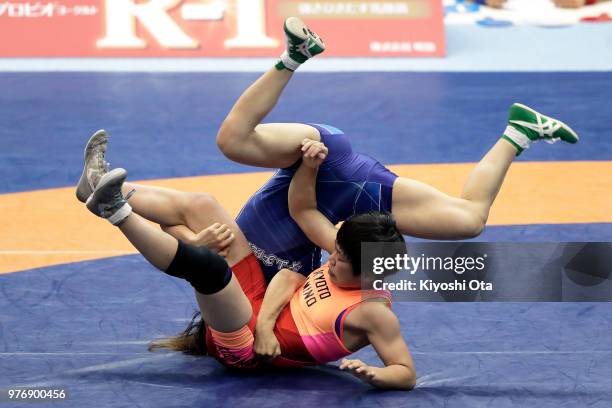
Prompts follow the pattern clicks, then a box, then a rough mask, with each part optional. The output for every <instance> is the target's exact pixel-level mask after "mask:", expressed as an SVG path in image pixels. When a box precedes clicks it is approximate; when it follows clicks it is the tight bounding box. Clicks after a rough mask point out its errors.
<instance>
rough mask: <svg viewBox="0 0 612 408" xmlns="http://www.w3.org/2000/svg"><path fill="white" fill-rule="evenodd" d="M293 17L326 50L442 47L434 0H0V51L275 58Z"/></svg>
mask: <svg viewBox="0 0 612 408" xmlns="http://www.w3.org/2000/svg"><path fill="white" fill-rule="evenodd" d="M292 15H293V16H299V17H301V18H302V19H303V20H304V21H305V22H306V23H307V24H309V26H311V28H312V29H313V30H314V31H316V32H317V33H318V34H319V35H320V36H321V37H322V38H323V39H324V40H325V42H326V44H327V51H326V52H325V55H327V56H333V57H358V56H398V57H432V56H443V55H444V54H445V44H444V25H443V11H442V2H441V1H440V0H437V1H436V0H402V1H380V0H379V1H374V0H360V1H357V0H355V1H350V0H347V1H341V0H327V1H314V0H146V1H144V0H41V1H35V0H29V1H28V0H25V1H24V0H6V1H3V0H0V57H246V56H276V55H280V53H281V52H282V49H283V46H284V37H283V33H282V23H283V21H284V19H285V18H286V17H288V16H292Z"/></svg>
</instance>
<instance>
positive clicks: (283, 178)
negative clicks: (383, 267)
mask: <svg viewBox="0 0 612 408" xmlns="http://www.w3.org/2000/svg"><path fill="white" fill-rule="evenodd" d="M309 125H310V126H313V127H315V128H317V129H318V130H319V133H320V134H321V141H322V142H323V143H325V145H326V146H327V147H328V148H329V154H328V157H327V159H326V160H325V161H324V162H323V164H322V165H321V167H320V168H319V173H318V176H317V187H316V190H317V205H318V208H319V211H321V212H322V213H323V214H324V215H325V216H326V217H327V218H328V219H329V220H330V221H331V222H332V224H334V225H335V224H337V223H338V222H340V221H343V220H345V219H347V218H348V217H350V216H351V215H353V214H361V213H365V212H368V211H383V212H391V191H392V187H393V182H394V181H395V179H396V178H397V175H395V174H394V173H392V172H391V171H389V170H388V169H386V168H385V167H384V166H383V165H382V164H380V163H379V162H378V161H376V160H375V159H373V158H372V157H369V156H366V155H364V154H360V153H356V152H353V150H352V148H351V145H350V143H349V141H348V139H347V137H346V136H345V134H344V133H343V132H342V131H341V130H339V129H336V128H334V127H332V126H327V125H315V124H309ZM300 162H301V161H299V162H297V163H295V164H294V165H292V166H291V167H288V168H285V169H279V170H278V171H277V172H276V173H275V174H274V176H272V178H271V179H270V180H269V181H268V182H267V183H266V184H265V185H264V186H263V187H262V188H260V189H259V191H257V192H256V193H255V194H254V195H253V196H252V197H251V198H250V199H249V201H247V203H246V204H245V206H244V207H243V208H242V210H241V211H240V214H239V215H238V218H237V219H236V222H237V223H238V225H239V226H240V229H241V230H242V232H244V235H245V236H246V238H247V240H248V241H249V243H250V244H251V248H252V250H253V252H254V253H255V256H256V257H257V259H258V260H259V262H260V263H261V265H262V268H263V271H264V274H265V275H266V279H267V280H268V281H270V279H272V277H273V276H274V275H275V274H276V272H278V271H279V270H280V269H282V268H289V269H292V270H294V271H296V272H300V273H302V274H304V275H308V274H309V273H310V272H312V271H313V270H315V269H316V268H318V267H319V266H320V265H321V249H320V248H319V247H317V246H315V245H314V244H313V243H312V242H310V241H309V240H308V238H306V235H304V233H303V232H302V230H301V229H300V227H299V226H298V225H297V224H296V223H295V222H294V221H293V219H292V218H291V216H290V215H289V207H288V204H287V195H288V192H289V184H290V183H291V178H292V177H293V174H294V173H295V171H296V170H297V169H298V167H299V165H300Z"/></svg>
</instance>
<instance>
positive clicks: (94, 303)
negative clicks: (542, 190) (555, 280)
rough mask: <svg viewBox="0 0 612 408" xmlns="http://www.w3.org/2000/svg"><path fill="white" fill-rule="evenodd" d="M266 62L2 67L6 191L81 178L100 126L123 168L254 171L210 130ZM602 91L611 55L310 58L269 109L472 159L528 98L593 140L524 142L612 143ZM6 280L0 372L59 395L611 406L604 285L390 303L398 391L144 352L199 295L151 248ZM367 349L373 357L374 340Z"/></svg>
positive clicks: (400, 146)
mask: <svg viewBox="0 0 612 408" xmlns="http://www.w3.org/2000/svg"><path fill="white" fill-rule="evenodd" d="M255 78H256V74H248V73H243V74H221V73H198V74H136V73H134V74H95V73H87V74H86V73H76V74H75V73H70V74H67V73H55V74H45V73H40V74H25V73H21V74H20V73H15V74H8V73H5V74H0V90H1V91H0V106H1V107H2V108H1V109H0V123H2V127H1V128H0V140H1V141H2V149H0V194H2V193H11V192H19V191H31V190H36V189H43V188H56V187H64V186H70V185H74V183H75V180H77V179H78V176H79V175H80V171H81V166H82V146H83V142H84V140H86V138H87V137H88V136H89V135H90V134H91V133H92V132H93V131H95V130H97V129H99V128H106V129H107V130H108V131H109V132H110V134H111V138H112V140H111V144H110V147H109V152H108V157H109V159H110V161H111V163H112V165H113V166H123V167H126V168H127V169H129V171H130V177H131V179H153V178H170V177H183V176H194V175H204V174H223V173H238V172H246V171H256V170H258V169H254V168H249V167H245V166H241V165H237V164H235V163H231V162H229V161H228V160H227V159H226V158H224V157H223V156H222V155H221V154H220V153H219V151H218V149H217V148H216V145H215V142H214V137H215V133H216V129H217V128H218V127H219V125H220V123H221V122H222V120H223V118H224V115H225V114H226V112H227V111H228V110H229V108H230V107H231V105H232V103H233V102H234V101H235V99H236V98H237V97H238V96H239V94H240V93H241V92H242V91H243V90H244V88H246V87H247V86H248V85H249V83H250V82H252V81H253V80H254V79H255ZM610 95H612V73H584V72H583V73H495V74H493V73H450V74H449V73H350V74H347V73H335V74H330V73H326V74H313V73H308V74H302V75H296V77H295V78H294V81H293V82H292V83H291V84H290V85H289V87H288V92H287V94H286V95H285V96H284V97H283V98H281V101H280V105H279V106H278V108H277V109H276V110H275V111H274V112H273V113H272V114H271V115H270V117H269V118H268V120H269V121H291V122H294V121H302V122H319V123H330V124H333V125H335V126H337V127H339V128H341V129H344V130H345V131H346V132H347V133H348V134H349V135H350V137H351V139H352V142H353V145H354V147H355V149H356V150H358V151H362V152H369V154H371V155H372V156H374V157H376V158H377V159H379V160H380V161H382V162H384V163H388V164H409V163H447V162H474V161H477V160H478V159H479V158H480V157H481V156H482V155H483V153H484V152H485V151H486V150H487V149H488V147H489V146H490V145H491V144H492V142H493V141H494V140H495V139H496V138H497V137H498V136H499V135H500V133H501V132H502V130H503V129H504V126H505V118H506V112H507V109H508V107H509V105H510V104H511V103H512V102H515V101H522V102H525V103H527V104H531V105H533V106H534V107H536V108H538V109H541V110H543V111H545V112H550V113H553V114H555V115H558V116H559V117H562V118H563V119H564V120H565V121H567V122H569V123H572V125H573V126H574V127H575V128H576V129H577V130H578V131H579V133H580V135H581V137H582V139H583V142H581V143H580V144H579V145H577V146H575V147H572V148H568V147H567V146H563V145H562V144H557V145H554V146H545V148H543V146H542V148H540V147H541V146H536V147H535V148H533V149H530V151H528V152H526V153H525V154H523V155H522V156H521V157H520V158H519V160H532V161H536V160H537V161H540V160H541V161H547V160H568V161H570V160H571V161H579V160H612V126H611V125H612V122H611V120H610V109H609V99H610ZM389 146H393V148H389ZM177 162H180V163H181V165H180V167H179V166H176V163H177ZM568 193H570V192H568ZM43 205H44V204H43ZM0 211H1V209H0ZM24 227H27V226H24ZM479 240H488V241H523V242H529V241H533V242H536V241H539V242H546V241H553V242H556V241H610V242H612V225H611V224H572V225H527V226H499V227H489V228H487V229H486V231H485V233H484V234H483V235H482V236H481V237H480V238H479ZM508 273H512V271H509V272H508ZM0 291H1V295H0V388H1V387H7V386H17V385H20V386H47V385H49V386H51V385H53V386H61V385H64V386H65V387H66V388H67V389H68V392H69V394H70V396H71V399H70V401H68V402H64V403H61V404H55V405H53V406H65V407H83V406H104V407H127V406H130V407H158V406H160V407H161V406H163V407H194V406H266V407H269V406H287V405H291V406H305V407H312V406H333V405H339V406H343V405H346V406H363V407H372V406H382V407H396V406H406V407H470V408H471V407H494V408H506V407H537V408H546V407H551V408H552V407H554V408H559V407H568V408H570V407H571V408H575V407H596V408H599V407H601V408H609V407H610V406H612V379H611V378H612V368H611V367H612V343H610V338H611V336H612V303H569V302H568V303H397V304H396V305H395V306H394V307H395V310H396V311H397V312H398V315H399V316H400V319H401V322H402V327H403V330H404V332H403V334H404V336H405V338H406V340H407V342H408V344H409V346H410V347H411V349H412V352H413V353H414V358H415V363H416V367H417V371H418V375H419V380H418V386H417V388H416V390H414V391H413V392H411V393H403V392H380V391H376V390H373V389H371V388H370V387H368V386H365V385H363V384H361V383H360V382H359V381H357V380H356V379H354V378H352V377H351V376H349V375H347V374H345V373H341V372H339V371H338V370H337V369H336V368H334V367H333V366H327V367H322V368H313V369H307V370H300V371H297V372H291V373H288V372H274V371H273V372H263V373H257V374H240V373H231V372H227V371H226V370H224V369H222V368H221V366H220V365H219V364H218V363H216V362H215V361H212V360H210V359H206V358H199V359H198V358H193V357H188V356H183V355H179V354H176V353H164V352H157V353H149V352H147V350H146V345H147V342H148V341H150V340H152V339H155V338H158V337H161V336H167V335H170V334H174V333H177V332H178V331H180V330H181V329H182V328H183V327H184V326H185V325H186V323H187V319H188V317H189V316H190V315H191V313H192V311H193V310H194V309H195V304H194V300H193V294H192V292H191V289H190V287H188V285H187V284H184V283H183V282H179V281H177V280H175V279H172V278H170V277H167V276H165V275H163V274H161V273H159V272H157V271H156V270H154V269H153V268H152V267H150V266H149V265H148V264H147V263H146V262H145V261H144V260H143V259H142V258H141V257H140V256H128V257H120V258H113V259H107V260H100V261H92V262H81V263H76V264H70V265H62V266H55V267H48V268H42V269H36V270H30V271H25V272H19V273H13V274H9V275H0ZM357 357H358V358H362V359H364V360H365V361H366V362H370V363H374V362H375V360H376V359H375V355H374V352H373V350H372V349H371V348H368V349H366V350H364V351H362V352H360V353H358V355H357ZM0 405H2V403H0ZM44 405H45V404H40V405H38V406H44ZM9 406H10V404H9Z"/></svg>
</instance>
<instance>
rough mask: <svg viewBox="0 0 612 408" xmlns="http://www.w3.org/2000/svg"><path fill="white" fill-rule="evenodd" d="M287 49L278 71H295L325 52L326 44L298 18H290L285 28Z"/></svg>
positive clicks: (279, 63) (277, 65)
mask: <svg viewBox="0 0 612 408" xmlns="http://www.w3.org/2000/svg"><path fill="white" fill-rule="evenodd" d="M283 29H284V30H285V38H286V40H287V49H286V50H285V52H284V53H283V55H281V57H280V61H279V62H278V63H277V64H276V69H278V70H279V71H280V70H282V69H288V70H289V71H295V70H296V69H297V68H298V67H299V66H300V65H301V64H303V63H304V62H306V61H308V60H309V59H310V58H312V57H314V56H315V55H317V54H321V53H322V52H323V51H325V43H324V42H323V40H322V39H321V37H319V36H318V35H317V34H316V33H314V32H312V31H310V29H309V28H308V27H307V26H306V24H304V22H303V21H302V20H300V19H299V18H297V17H289V18H288V19H287V20H285V24H284V26H283Z"/></svg>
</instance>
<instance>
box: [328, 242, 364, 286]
mask: <svg viewBox="0 0 612 408" xmlns="http://www.w3.org/2000/svg"><path fill="white" fill-rule="evenodd" d="M329 277H330V278H331V280H332V282H333V283H334V284H335V285H336V286H340V287H344V288H359V287H360V286H361V279H360V277H359V275H357V276H355V274H354V273H353V266H352V264H351V261H349V260H348V258H347V257H346V256H345V255H344V254H343V253H342V249H341V248H338V245H337V244H336V249H335V250H334V252H333V253H332V254H331V255H330V256H329Z"/></svg>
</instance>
